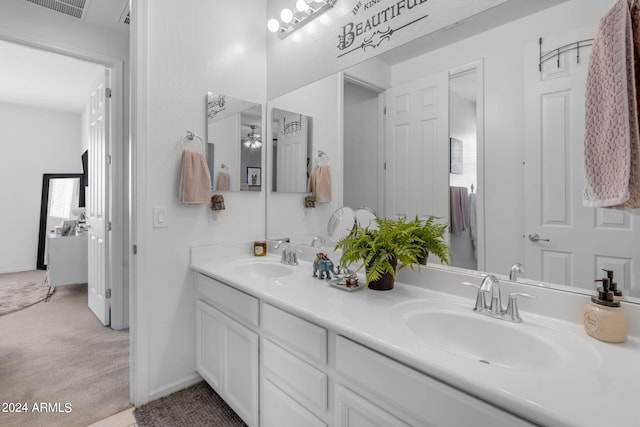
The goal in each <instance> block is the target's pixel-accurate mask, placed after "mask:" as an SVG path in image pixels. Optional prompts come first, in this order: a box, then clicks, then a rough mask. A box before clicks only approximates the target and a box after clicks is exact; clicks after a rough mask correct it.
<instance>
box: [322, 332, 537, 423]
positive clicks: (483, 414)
mask: <svg viewBox="0 0 640 427" xmlns="http://www.w3.org/2000/svg"><path fill="white" fill-rule="evenodd" d="M336 371H337V372H338V380H337V382H338V383H344V384H342V385H336V387H337V388H338V387H340V390H343V391H336V394H335V396H336V397H335V399H336V411H335V420H336V427H338V426H339V427H347V426H349V427H354V426H361V425H376V426H403V425H405V424H404V423H403V421H406V424H409V425H416V424H417V425H425V426H438V427H449V426H450V427H458V426H472V425H490V426H492V427H518V426H521V427H524V426H528V427H532V426H533V424H530V423H528V422H526V421H524V420H522V419H521V418H518V417H515V416H513V415H511V414H509V413H507V412H504V411H503V410H501V409H499V408H496V407H495V406H492V405H489V404H487V403H485V402H483V401H481V400H478V399H476V398H474V397H472V396H470V395H468V394H466V393H463V392H461V391H459V390H457V389H454V388H453V387H450V386H448V385H446V384H443V383H441V382H440V381H437V380H435V379H433V378H431V377H429V376H427V375H424V374H422V373H420V372H418V371H416V370H414V369H412V368H409V367H407V366H406V365H403V364H401V363H398V362H397V361H395V360H393V359H390V358H388V357H386V356H384V355H382V354H380V353H377V352H375V351H373V350H371V349H369V348H367V347H365V346H363V345H360V344H358V343H356V342H354V341H351V340H349V339H347V338H345V337H342V336H338V337H337V338H336ZM351 384H352V385H353V386H354V387H355V388H358V389H361V390H362V391H361V393H362V395H361V396H358V395H355V398H354V397H353V396H351V395H350V394H349V393H345V391H344V388H345V387H348V386H349V385H351ZM353 394H355V393H353ZM343 396H346V397H343ZM369 396H370V399H375V400H376V403H378V405H373V404H371V403H370V402H367V400H368V399H367V398H366V397H369ZM353 402H355V403H353ZM369 405H372V406H380V407H381V408H380V409H379V411H380V414H379V415H380V416H376V417H374V415H373V414H374V413H373V412H371V410H370V409H371V408H370V406H369ZM367 408H369V409H367ZM383 409H387V410H388V411H389V412H390V413H394V414H395V415H397V417H398V419H396V418H395V417H394V416H392V415H391V414H390V413H389V414H388V413H386V412H385V411H383ZM345 412H346V415H345ZM366 417H368V418H374V419H375V420H377V421H376V423H374V424H367V422H368V421H367V419H368V418H366ZM400 418H402V419H403V421H401V420H400Z"/></svg>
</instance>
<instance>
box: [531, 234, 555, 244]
mask: <svg viewBox="0 0 640 427" xmlns="http://www.w3.org/2000/svg"><path fill="white" fill-rule="evenodd" d="M529 240H531V241H532V242H549V241H550V240H549V239H543V238H542V237H540V236H539V235H538V234H537V233H534V234H529Z"/></svg>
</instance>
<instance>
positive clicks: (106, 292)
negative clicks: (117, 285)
mask: <svg viewBox="0 0 640 427" xmlns="http://www.w3.org/2000/svg"><path fill="white" fill-rule="evenodd" d="M104 297H105V298H106V299H109V298H111V289H107V290H106V291H105V293H104Z"/></svg>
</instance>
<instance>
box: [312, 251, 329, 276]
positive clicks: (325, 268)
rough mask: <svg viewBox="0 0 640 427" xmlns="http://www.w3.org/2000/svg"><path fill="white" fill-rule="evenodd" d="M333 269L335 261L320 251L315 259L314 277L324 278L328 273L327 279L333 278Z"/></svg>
mask: <svg viewBox="0 0 640 427" xmlns="http://www.w3.org/2000/svg"><path fill="white" fill-rule="evenodd" d="M332 271H333V262H332V261H331V260H330V259H329V257H328V256H327V255H326V254H324V253H322V252H318V253H317V254H316V259H315V260H313V277H317V278H318V279H324V278H325V275H326V279H327V280H329V279H331V272H332Z"/></svg>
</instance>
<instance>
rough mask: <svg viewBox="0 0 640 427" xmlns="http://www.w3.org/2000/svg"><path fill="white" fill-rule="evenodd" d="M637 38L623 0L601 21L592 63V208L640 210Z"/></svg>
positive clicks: (588, 130) (588, 165) (587, 143)
mask: <svg viewBox="0 0 640 427" xmlns="http://www.w3.org/2000/svg"><path fill="white" fill-rule="evenodd" d="M636 32H637V31H636ZM633 33H634V30H633V26H632V22H631V14H630V12H629V7H628V4H627V0H617V1H616V2H615V4H614V5H613V7H611V9H609V10H608V11H607V13H606V14H605V15H604V16H603V17H602V18H601V20H600V25H599V27H598V32H597V34H596V37H595V40H594V43H593V49H592V52H591V56H590V58H589V68H588V75H587V85H586V96H585V101H586V103H585V140H584V163H585V175H586V183H585V184H586V185H585V189H584V193H583V197H582V200H583V204H584V205H585V206H588V207H616V208H633V207H640V170H639V167H638V161H639V160H640V136H639V132H638V102H637V100H638V95H637V90H636V73H637V72H638V70H637V69H636V67H635V63H634V62H635V61H636V59H635V52H634V34H633ZM638 36H640V34H638Z"/></svg>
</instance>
